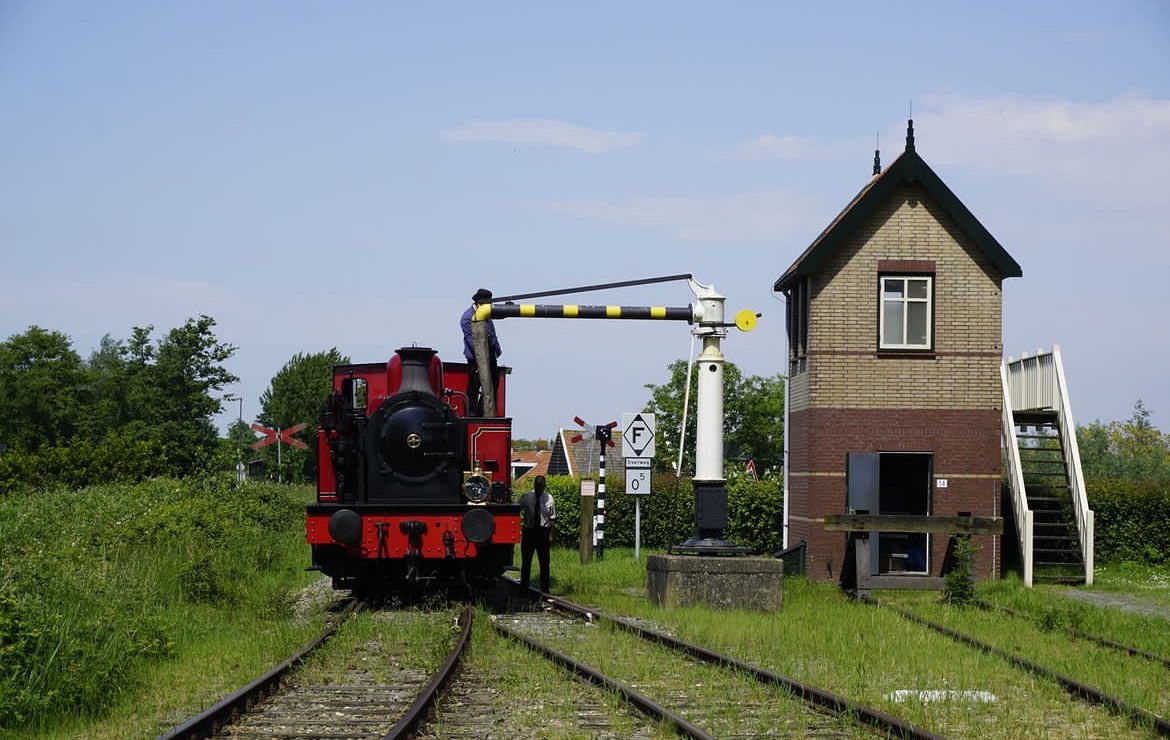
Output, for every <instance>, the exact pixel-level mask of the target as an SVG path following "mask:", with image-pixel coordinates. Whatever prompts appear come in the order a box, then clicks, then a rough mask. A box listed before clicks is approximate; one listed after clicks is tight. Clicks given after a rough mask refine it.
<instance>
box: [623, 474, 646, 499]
mask: <svg viewBox="0 0 1170 740" xmlns="http://www.w3.org/2000/svg"><path fill="white" fill-rule="evenodd" d="M626 493H628V494H631V495H634V496H645V495H647V494H649V493H650V469H649V468H630V467H627V468H626Z"/></svg>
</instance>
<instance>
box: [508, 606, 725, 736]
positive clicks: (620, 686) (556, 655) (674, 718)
mask: <svg viewBox="0 0 1170 740" xmlns="http://www.w3.org/2000/svg"><path fill="white" fill-rule="evenodd" d="M492 627H494V628H495V630H496V631H497V632H499V633H500V634H502V635H504V636H505V637H510V638H511V639H513V640H516V641H517V642H520V643H522V644H524V645H526V646H527V647H528V648H529V649H531V650H534V651H536V652H538V653H541V654H542V655H544V656H545V657H547V658H548V659H549V660H551V661H553V662H554V663H556V664H558V665H560V666H561V667H562V668H566V669H568V670H569V671H572V672H573V673H575V674H577V675H578V676H581V677H582V678H584V679H585V680H587V681H590V682H591V683H594V684H597V685H598V686H604V687H605V688H607V689H609V690H610V691H614V692H617V693H618V694H620V695H621V696H623V697H624V698H625V699H626V701H628V702H630V703H631V704H633V705H634V706H635V707H637V708H638V709H639V710H640V711H641V712H642V713H643V714H645V715H647V716H648V717H650V718H652V719H655V720H665V721H667V722H669V723H670V724H671V725H673V726H674V728H675V730H677V731H678V733H679V734H681V735H684V736H686V737H691V738H695V740H714V735H711V734H709V733H707V732H706V731H705V730H703V729H702V728H700V727H697V726H695V725H693V724H691V723H690V722H688V721H687V720H685V719H684V718H683V717H681V716H679V715H677V714H675V713H674V712H672V711H670V710H669V709H667V708H666V707H664V706H662V705H661V704H659V703H657V702H655V701H654V700H653V699H651V698H650V697H648V696H646V695H645V694H642V693H640V692H639V691H637V690H636V689H634V688H633V687H631V686H627V685H626V684H624V683H622V682H621V681H618V680H616V679H613V678H610V677H609V676H607V675H605V674H604V673H602V672H601V671H599V670H597V669H596V668H594V667H592V666H590V665H587V664H585V663H582V662H580V661H578V660H575V659H574V658H571V657H569V656H568V655H566V654H565V653H562V652H560V651H559V650H556V649H554V648H551V647H549V646H548V645H545V644H544V643H542V642H538V641H537V640H533V639H532V638H530V637H527V636H526V635H522V634H520V633H519V632H516V631H515V630H511V629H508V628H507V627H504V626H503V625H501V624H499V623H498V622H494V621H493V622H492Z"/></svg>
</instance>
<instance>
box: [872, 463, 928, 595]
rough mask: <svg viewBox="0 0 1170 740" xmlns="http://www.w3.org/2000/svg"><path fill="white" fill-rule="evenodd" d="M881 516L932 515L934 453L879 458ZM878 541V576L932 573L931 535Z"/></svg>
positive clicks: (886, 534) (895, 535) (885, 535)
mask: <svg viewBox="0 0 1170 740" xmlns="http://www.w3.org/2000/svg"><path fill="white" fill-rule="evenodd" d="M878 459H879V463H878V470H879V472H878V513H880V514H908V515H911V516H929V515H930V488H931V486H930V482H931V462H932V455H931V454H930V453H920V452H883V453H880V454H879V455H878ZM877 540H878V548H877V549H878V552H877V570H878V573H879V574H881V573H929V572H930V535H928V534H926V533H922V532H915V533H902V532H883V533H881V535H879V537H878V538H877Z"/></svg>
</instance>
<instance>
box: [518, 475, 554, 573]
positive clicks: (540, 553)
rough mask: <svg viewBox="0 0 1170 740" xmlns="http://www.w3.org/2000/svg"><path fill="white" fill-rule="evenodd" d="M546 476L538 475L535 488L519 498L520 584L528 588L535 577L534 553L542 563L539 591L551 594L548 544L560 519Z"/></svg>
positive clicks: (550, 542)
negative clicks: (547, 490)
mask: <svg viewBox="0 0 1170 740" xmlns="http://www.w3.org/2000/svg"><path fill="white" fill-rule="evenodd" d="M544 483H545V481H544V476H543V475H538V476H536V481H535V482H534V484H533V485H534V486H535V488H534V489H533V490H531V491H529V492H528V493H526V494H524V495H523V496H521V497H520V510H521V511H523V512H524V526H523V527H521V529H520V585H522V586H523V587H524V588H528V583H529V581H530V580H531V578H532V553H533V552H534V551H535V552H536V557H537V559H538V560H540V592H541V593H544V594H547V593H548V581H549V568H548V556H549V552H548V551H549V545H550V544H552V536H553V525H554V524H555V523H556V520H557V506H556V502H555V501H553V497H552V496H550V495H549V494H547V493H545V492H544Z"/></svg>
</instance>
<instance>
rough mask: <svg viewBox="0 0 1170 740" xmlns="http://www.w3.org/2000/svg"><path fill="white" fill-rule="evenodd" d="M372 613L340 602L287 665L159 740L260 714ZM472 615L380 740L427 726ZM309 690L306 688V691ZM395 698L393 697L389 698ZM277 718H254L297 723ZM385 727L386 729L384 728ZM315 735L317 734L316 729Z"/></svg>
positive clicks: (196, 734) (198, 734) (466, 613)
mask: <svg viewBox="0 0 1170 740" xmlns="http://www.w3.org/2000/svg"><path fill="white" fill-rule="evenodd" d="M362 610H366V611H372V610H373V609H372V608H371V606H370V605H369V604H367V603H364V602H362V601H359V600H358V599H354V598H350V599H346V600H344V601H342V602H340V607H339V608H338V610H337V615H338V616H337V618H336V619H334V620H332V622H331V624H329V625H328V626H327V627H326V628H325V630H323V631H322V633H321V634H320V635H319V636H318V637H317V638H315V639H314V640H313V641H311V642H310V643H309V644H308V645H306V646H305V647H304V648H302V649H301V650H300V651H298V652H297V653H296V654H295V655H293V656H292V657H290V658H289V659H288V660H285V661H283V662H282V663H281V664H280V665H278V666H276V667H275V668H274V669H272V670H271V671H269V672H268V673H266V674H265V675H264V676H262V677H260V678H259V679H257V680H256V681H253V682H252V683H250V684H248V686H246V687H244V688H243V689H241V690H239V691H237V692H235V693H234V694H232V695H230V696H228V697H226V698H225V699H223V700H222V701H220V702H219V703H217V704H216V705H215V706H213V707H211V708H210V709H208V710H206V711H205V712H203V713H202V714H200V715H198V716H196V717H194V718H192V719H191V720H188V721H187V722H185V723H184V724H183V725H181V726H180V727H177V728H175V729H174V730H172V731H170V732H168V733H165V734H163V735H160V736H159V740H178V739H179V738H182V739H183V740H186V739H188V738H207V737H212V736H213V735H214V734H215V733H216V732H218V731H220V730H222V729H223V728H224V727H225V726H227V725H237V724H240V723H241V721H242V720H243V719H244V718H245V717H249V716H250V715H249V712H253V711H257V710H258V711H260V712H263V711H264V708H263V707H261V706H260V702H262V701H264V700H266V699H269V698H270V697H272V696H273V695H275V694H276V693H278V692H279V691H281V683H282V681H283V680H284V679H285V678H286V677H287V675H288V673H289V672H290V671H291V669H293V668H294V667H297V666H300V665H301V664H303V663H304V662H305V660H306V659H307V658H308V657H309V655H310V654H312V653H313V652H314V651H316V650H317V648H319V647H321V646H322V645H324V643H325V642H326V641H327V640H328V639H329V638H331V637H332V636H333V635H334V634H336V632H337V630H338V629H339V628H340V626H341V624H342V623H343V622H344V621H345V620H346V619H347V618H348V617H350V616H352V615H354V614H356V613H357V612H358V611H362ZM474 614H475V607H474V606H473V605H472V604H471V603H464V604H463V608H462V612H461V615H460V621H461V623H462V630H461V632H460V635H459V637H458V638H457V639H456V640H455V642H454V644H453V646H452V648H451V650H450V652H449V653H448V654H447V657H446V658H445V659H444V660H443V662H442V664H441V665H440V667H439V668H438V670H437V671H435V672H434V673H433V674H432V675H431V677H430V680H429V681H427V682H426V683H425V685H423V686H422V688H421V689H420V690H418V692H417V693H416V695H415V699H414V701H413V702H412V703H411V704H410V706H408V707H406V708H405V711H404V712H403V713H402V715H401V716H400V718H399V719H398V721H397V722H396V723H395V724H394V725H393V726H392V727H390V728H389V729H388V730H387V732H386V733H385V734H384V735H382V737H383V739H384V740H393V739H395V738H404V737H410V736H412V735H414V734H416V733H417V732H418V731H419V728H420V727H421V726H422V725H423V723H424V722H425V721H426V718H427V717H428V715H429V714H430V712H431V710H432V708H433V707H434V705H435V702H436V701H437V699H438V697H439V695H440V694H441V693H442V691H443V690H444V688H445V687H446V686H447V684H448V682H449V681H450V679H451V677H452V676H453V675H454V674H455V672H456V670H457V669H458V666H459V663H460V661H461V659H462V657H463V655H464V654H465V653H466V648H467V646H468V644H469V643H470V636H471V629H472V623H473V619H474ZM310 690H311V687H310ZM369 693H370V694H375V693H376V692H375V691H372V690H371V691H370V692H369ZM391 693H392V694H396V692H391ZM301 700H302V701H306V702H308V703H312V701H313V700H312V699H305V698H304V697H302V698H301ZM351 710H352V711H353V712H354V713H357V714H361V713H363V711H365V708H364V707H362V706H360V705H359V706H355V707H352V708H351ZM274 714H275V715H276V718H268V719H264V718H262V717H261V718H256V717H253V719H252V721H256V722H258V723H259V724H261V725H264V724H265V723H266V722H267V723H273V722H275V723H276V724H278V725H280V726H285V725H288V724H295V723H296V720H295V719H292V720H289V719H287V718H286V717H285V715H284V714H282V712H281V711H280V710H274ZM332 721H333V722H335V723H336V724H337V725H339V726H340V727H344V726H345V725H346V719H345V718H344V717H336V718H335V719H333V720H332ZM387 724H389V723H387ZM317 729H319V728H317Z"/></svg>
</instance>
